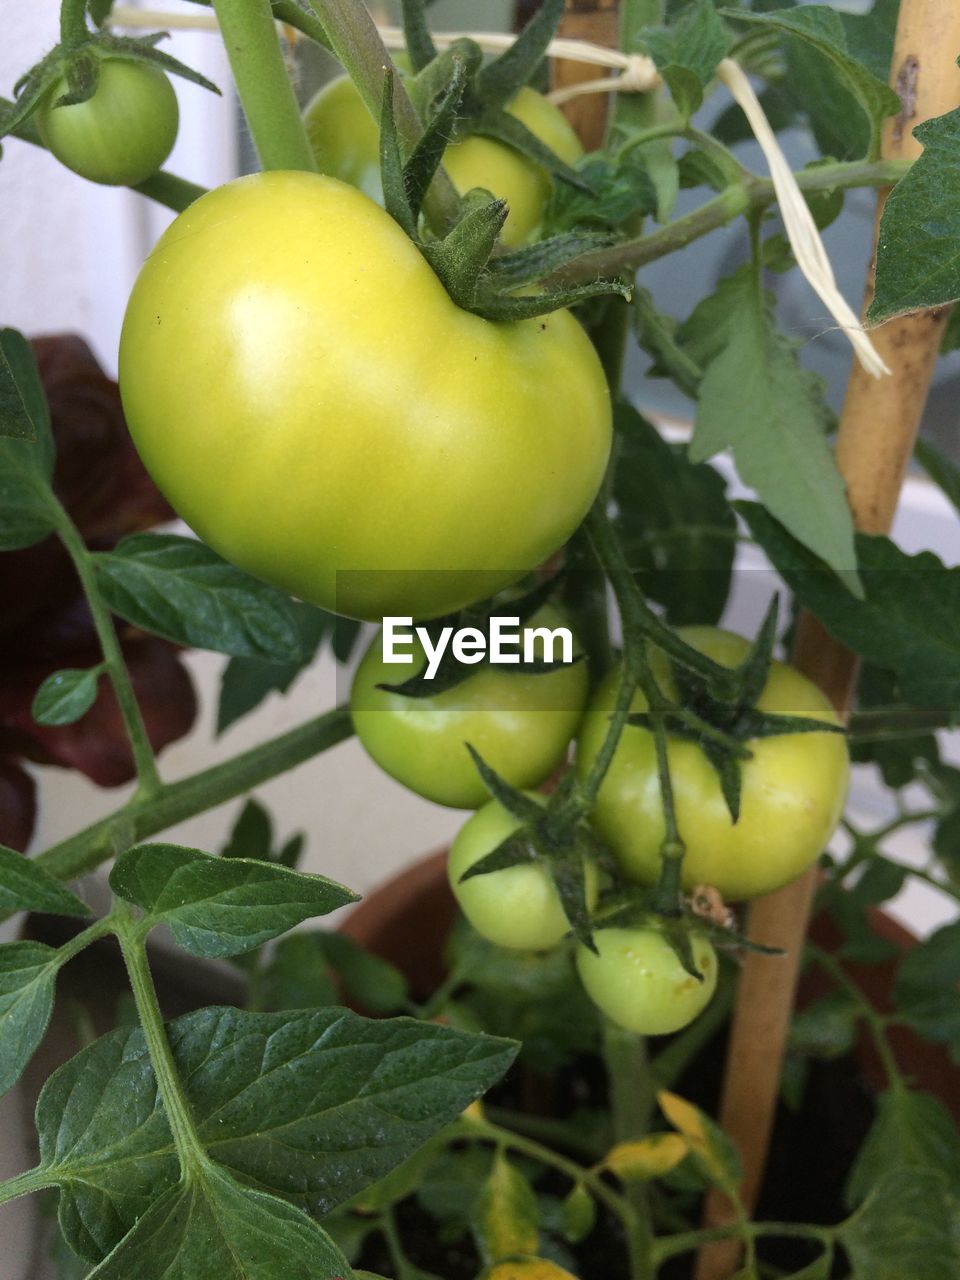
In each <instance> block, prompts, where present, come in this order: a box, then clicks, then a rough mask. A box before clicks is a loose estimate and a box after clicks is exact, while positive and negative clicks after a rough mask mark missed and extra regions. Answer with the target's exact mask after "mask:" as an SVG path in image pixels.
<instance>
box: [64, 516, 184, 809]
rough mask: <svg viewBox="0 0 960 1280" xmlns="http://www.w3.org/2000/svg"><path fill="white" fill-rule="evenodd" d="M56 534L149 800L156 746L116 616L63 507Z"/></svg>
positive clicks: (156, 787) (156, 780) (156, 782)
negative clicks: (91, 627)
mask: <svg viewBox="0 0 960 1280" xmlns="http://www.w3.org/2000/svg"><path fill="white" fill-rule="evenodd" d="M57 534H58V536H59V538H60V541H61V542H62V543H63V545H64V547H65V549H66V551H67V554H68V555H69V556H70V559H71V560H72V561H73V567H74V568H75V569H76V571H77V577H78V578H79V579H80V585H81V586H82V587H83V592H84V595H85V596H86V599H87V605H88V606H89V609H90V614H91V616H92V618H93V625H94V627H95V628H96V632H97V639H98V640H99V641H100V648H101V650H102V652H103V659H104V662H105V663H106V665H107V672H108V674H109V676H110V683H111V684H112V686H113V692H114V694H115V695H116V699H117V705H118V706H119V708H120V715H121V717H122V719H123V727H124V728H125V729H126V732H127V737H128V739H129V741H130V749H131V751H132V752H133V759H134V763H135V764H136V768H137V778H138V779H139V786H138V788H137V797H138V798H141V799H150V798H152V797H153V796H155V795H156V794H157V793H158V792H159V791H160V789H161V786H162V783H161V781H160V775H159V773H158V772H157V762H156V758H155V757H154V754H153V747H152V746H151V745H150V738H149V736H148V734H147V727H146V725H145V724H144V722H143V715H142V714H141V711H140V704H139V703H138V702H137V696H136V694H135V693H134V691H133V684H132V683H131V681H130V672H129V671H128V670H127V664H126V662H125V661H124V659H123V652H122V650H121V648H120V641H119V640H118V639H117V632H116V628H115V627H114V625H113V619H112V617H111V616H110V611H109V609H108V608H107V606H106V605H105V604H104V601H103V597H102V596H101V594H100V588H99V586H98V584H97V578H96V572H95V570H94V567H93V561H92V560H91V558H90V554H89V552H88V551H87V548H86V546H85V545H84V542H83V539H82V538H81V536H80V534H79V532H78V531H77V528H76V526H75V525H74V524H73V522H72V521H71V520H70V518H69V516H68V515H67V513H66V512H65V511H64V510H63V509H62V508H60V509H59V512H58V522H57Z"/></svg>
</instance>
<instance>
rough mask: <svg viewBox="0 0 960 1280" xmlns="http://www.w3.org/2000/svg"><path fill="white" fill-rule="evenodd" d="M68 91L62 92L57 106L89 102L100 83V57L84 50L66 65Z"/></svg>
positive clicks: (71, 105)
mask: <svg viewBox="0 0 960 1280" xmlns="http://www.w3.org/2000/svg"><path fill="white" fill-rule="evenodd" d="M66 81H67V92H66V93H62V94H61V95H60V97H59V98H57V100H56V102H55V103H54V104H53V105H54V106H55V107H73V106H77V105H78V104H79V103H81V102H89V101H90V99H91V98H92V97H93V95H94V94H95V93H96V92H97V89H98V87H99V85H100V59H99V58H98V57H96V55H95V54H92V53H90V52H88V51H86V50H82V51H81V52H80V53H78V54H76V55H75V56H74V57H72V58H71V59H70V61H69V62H68V63H67V65H66Z"/></svg>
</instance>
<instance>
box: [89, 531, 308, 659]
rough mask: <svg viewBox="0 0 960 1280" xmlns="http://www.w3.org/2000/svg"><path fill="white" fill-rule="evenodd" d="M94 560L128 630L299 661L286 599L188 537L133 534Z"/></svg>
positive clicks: (298, 645)
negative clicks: (140, 629)
mask: <svg viewBox="0 0 960 1280" xmlns="http://www.w3.org/2000/svg"><path fill="white" fill-rule="evenodd" d="M94 559H95V561H96V565H97V570H98V574H97V576H98V580H99V583H100V589H101V591H102V592H103V596H104V599H105V600H106V602H107V604H108V605H109V606H110V608H111V609H112V610H113V611H114V613H118V614H119V615H120V616H121V618H125V619H126V620H127V621H128V622H132V623H133V625H134V626H135V627H140V628H142V629H143V630H144V631H151V632H153V633H154V634H156V635H159V636H164V637H166V639H168V640H172V641H173V642H174V643H175V644H183V645H191V646H194V647H196V648H198V649H214V650H216V651H217V652H218V653H228V654H231V655H232V656H234V657H241V658H266V659H268V660H273V661H280V662H287V661H292V660H299V659H300V658H301V656H302V651H301V642H300V628H299V626H298V625H297V618H296V615H295V614H294V611H293V605H292V603H291V601H290V599H289V597H287V596H286V595H284V593H283V592H281V591H277V590H276V589H275V588H274V587H268V586H267V585H266V584H265V583H263V582H259V581H258V580H257V579H256V578H252V577H251V576H250V575H249V574H246V573H244V572H243V571H242V570H240V569H236V568H234V566H233V565H231V564H228V563H227V562H226V560H222V559H221V558H220V556H218V555H217V554H216V552H214V551H211V550H210V548H209V547H207V546H205V545H204V543H202V542H198V541H197V540H196V539H195V538H181V537H178V536H176V535H175V534H159V533H138V534H134V535H133V536H132V537H129V538H124V539H123V541H122V542H120V543H119V544H118V545H117V546H116V547H115V548H114V549H113V551H107V552H100V553H99V554H97V555H96V556H95V557H94Z"/></svg>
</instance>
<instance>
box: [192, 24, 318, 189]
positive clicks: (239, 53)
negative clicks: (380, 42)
mask: <svg viewBox="0 0 960 1280" xmlns="http://www.w3.org/2000/svg"><path fill="white" fill-rule="evenodd" d="M213 8H214V11H215V13H216V15H217V21H218V22H219V23H220V30H221V32H222V34H223V42H224V45H225V46H226V50H227V56H228V58H229V59H230V67H231V69H232V71H233V78H234V80H235V81H236V85H237V94H238V95H239V98H240V103H241V105H242V107H243V111H244V115H245V116H246V118H247V124H248V125H249V127H250V136H251V137H252V138H253V143H254V146H255V147H256V149H257V155H258V156H259V157H260V163H261V165H262V166H263V167H264V169H306V170H308V171H313V172H316V168H317V165H316V161H315V160H314V158H313V152H312V151H311V149H310V143H309V141H308V140H307V133H306V130H305V129H304V126H303V121H302V120H301V119H300V108H299V107H298V106H297V99H296V95H295V94H294V91H293V85H292V84H291V82H290V77H289V75H288V74H287V68H286V64H285V62H284V59H283V54H282V52H281V50H280V42H279V39H278V37H277V27H276V23H275V21H274V17H273V11H272V9H271V7H270V2H269V0H213Z"/></svg>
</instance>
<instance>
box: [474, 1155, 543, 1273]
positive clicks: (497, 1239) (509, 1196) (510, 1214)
mask: <svg viewBox="0 0 960 1280" xmlns="http://www.w3.org/2000/svg"><path fill="white" fill-rule="evenodd" d="M473 1229H474V1234H475V1235H476V1237H477V1243H478V1245H479V1247H480V1253H481V1255H482V1256H483V1257H484V1259H485V1260H486V1261H487V1262H488V1263H489V1264H491V1265H492V1264H493V1263H495V1262H499V1261H500V1260H501V1259H503V1258H509V1257H511V1256H512V1255H513V1254H518V1253H527V1254H530V1253H536V1252H537V1248H538V1246H539V1243H540V1210H539V1206H538V1205H537V1197H536V1195H535V1194H534V1191H533V1188H532V1187H531V1186H530V1183H529V1182H528V1181H527V1179H526V1178H525V1177H524V1176H523V1174H522V1173H521V1172H520V1170H519V1169H518V1168H517V1167H516V1165H514V1164H512V1163H511V1162H510V1160H509V1159H508V1158H507V1156H506V1155H505V1154H504V1152H503V1151H498V1152H497V1153H496V1156H495V1157H494V1161H493V1168H492V1169H491V1170H490V1175H489V1177H488V1178H487V1180H486V1181H485V1182H484V1184H483V1186H482V1187H481V1188H480V1195H479V1196H478V1198H477V1205H476V1208H475V1210H474V1213H473Z"/></svg>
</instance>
